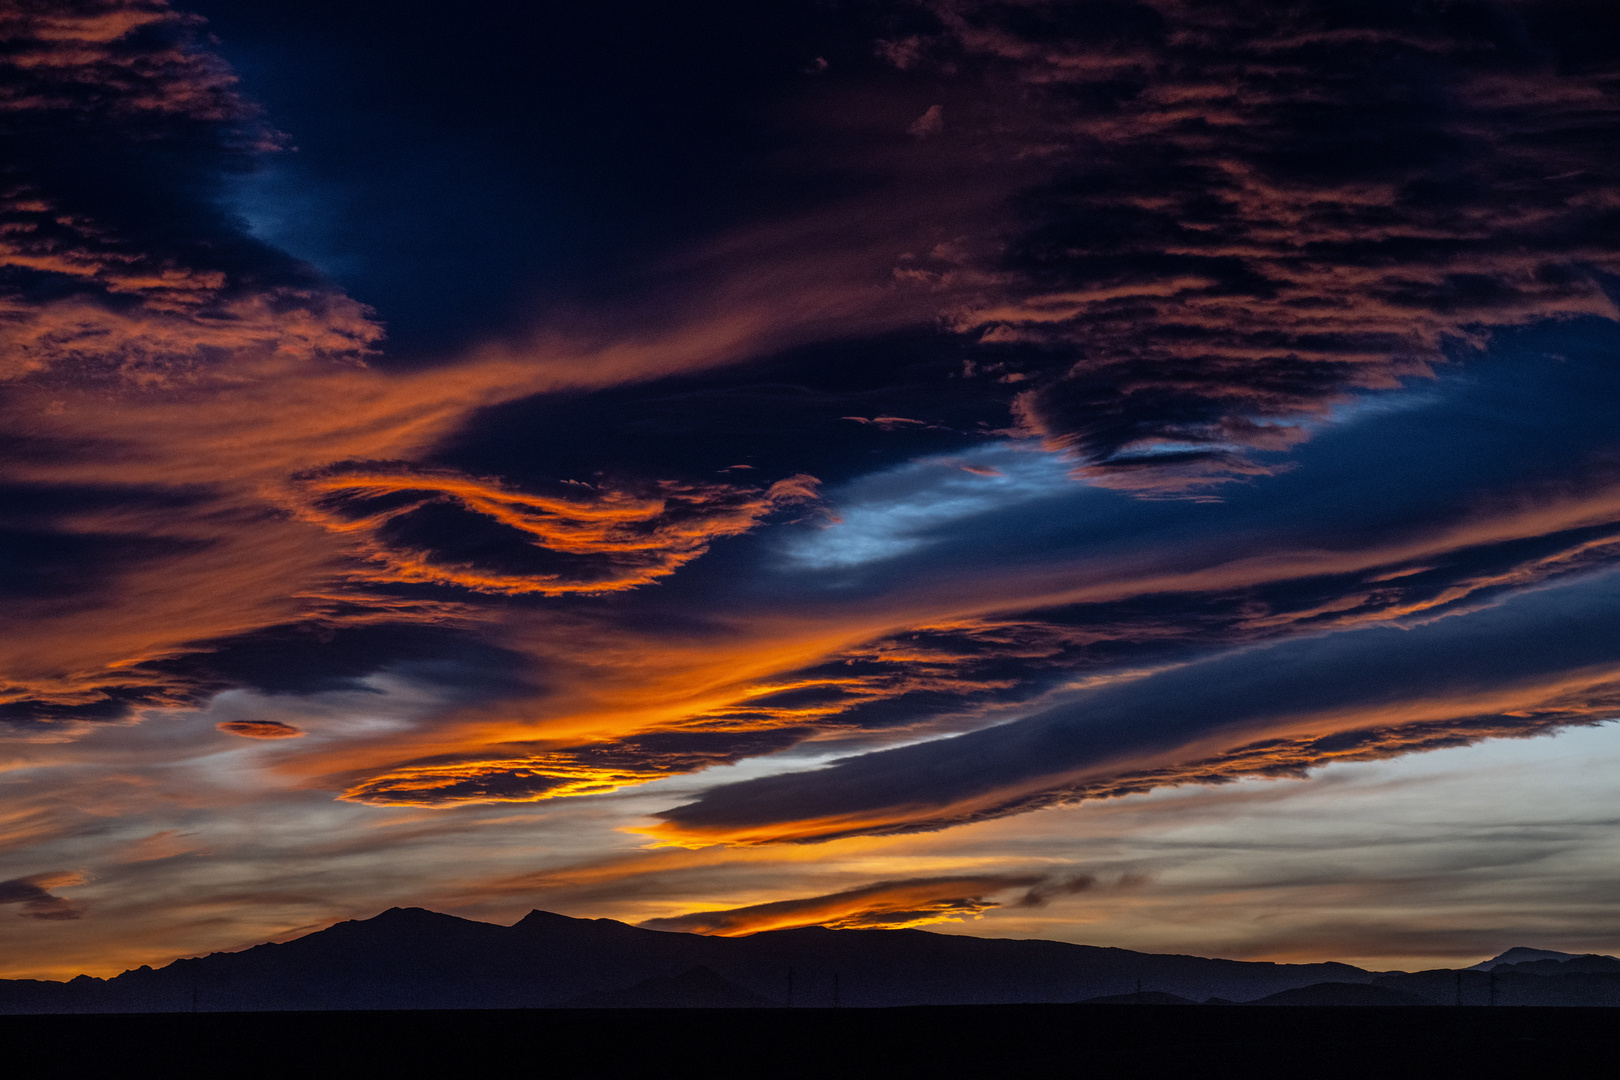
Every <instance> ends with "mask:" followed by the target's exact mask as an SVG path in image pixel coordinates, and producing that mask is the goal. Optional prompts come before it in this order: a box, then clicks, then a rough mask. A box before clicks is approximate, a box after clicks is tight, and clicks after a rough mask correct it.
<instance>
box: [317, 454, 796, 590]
mask: <svg viewBox="0 0 1620 1080" xmlns="http://www.w3.org/2000/svg"><path fill="white" fill-rule="evenodd" d="M816 484H817V481H816V479H815V478H814V477H810V476H803V475H801V476H793V477H789V478H788V479H786V480H779V481H777V482H776V483H775V484H772V485H771V486H770V488H769V489H767V490H765V491H760V490H758V489H751V488H737V487H732V486H727V485H722V484H681V483H674V482H670V481H664V482H661V483H656V484H652V485H649V489H650V490H649V492H648V494H646V495H640V496H638V495H631V494H628V493H626V492H622V491H613V490H606V491H598V492H597V493H595V495H594V496H593V497H584V498H578V497H576V498H558V497H546V496H541V495H533V494H528V493H525V492H522V491H517V490H514V489H512V488H510V487H507V486H505V485H502V484H500V483H499V482H496V481H490V480H479V479H476V478H472V477H465V476H460V475H456V474H453V473H449V472H445V471H443V470H430V469H423V468H419V467H413V466H410V465H407V464H404V463H399V462H393V463H361V464H355V465H339V466H332V467H330V468H327V469H323V470H319V471H317V472H315V473H312V474H304V475H301V476H298V477H296V478H295V480H294V486H295V489H297V490H299V491H300V492H302V493H303V495H304V499H305V501H304V502H303V504H302V506H301V507H300V516H302V517H303V518H304V519H305V520H307V521H312V522H314V523H316V524H319V525H321V526H322V527H323V528H326V529H328V530H330V531H332V532H335V533H339V534H344V535H353V536H358V537H361V538H363V539H360V541H359V543H358V544H357V550H358V551H359V552H360V553H361V554H362V555H363V557H364V558H366V559H367V561H368V562H371V563H374V564H377V565H378V566H380V567H381V572H380V573H376V574H367V573H361V574H357V575H355V576H356V577H357V578H359V579H361V580H375V581H380V582H418V581H422V582H436V583H441V584H448V585H459V586H461V587H463V588H467V589H472V590H474V591H476V592H490V593H507V594H519V593H541V594H545V595H556V594H559V593H570V592H583V593H602V592H616V591H619V590H622V589H631V588H635V587H636V586H638V585H645V584H647V583H648V582H651V581H655V580H657V579H658V578H661V577H666V576H668V575H669V574H672V573H674V572H675V571H676V570H677V569H678V568H680V567H681V566H683V565H685V564H686V563H688V562H691V561H692V560H693V559H695V558H697V557H698V556H700V555H702V554H703V553H704V552H706V551H708V549H709V545H710V544H711V543H713V542H714V541H715V540H717V539H720V538H722V537H726V536H737V535H740V534H742V533H744V532H747V531H748V530H749V529H751V528H753V527H754V526H755V525H756V524H757V523H758V521H759V520H760V518H762V517H763V516H764V515H766V514H768V513H770V512H772V511H774V510H777V509H780V508H782V507H784V506H790V505H794V504H797V503H804V502H809V501H812V500H814V499H815V498H816ZM429 506H451V507H454V508H456V509H458V510H461V511H465V512H467V513H468V514H472V515H480V516H482V517H484V518H487V519H488V520H489V521H491V522H494V523H496V524H497V525H500V526H504V527H505V528H506V529H508V530H511V531H512V532H513V533H515V534H518V535H519V536H521V538H522V541H521V542H522V543H523V544H525V545H529V546H532V547H535V548H542V549H544V550H546V551H547V552H551V553H555V554H558V555H563V556H572V557H573V558H572V560H571V561H570V566H569V570H567V571H565V572H551V573H548V572H545V571H544V570H539V571H533V572H529V573H501V572H499V571H498V570H495V569H490V568H485V567H479V566H477V565H471V564H468V563H465V562H462V563H459V564H458V563H456V562H453V561H451V559H449V558H446V557H445V556H444V555H443V554H440V553H438V552H435V551H433V550H431V549H423V548H418V549H416V550H409V549H406V550H401V549H400V547H399V546H398V545H397V542H396V543H394V544H391V543H390V542H389V541H388V540H386V539H384V536H385V535H386V533H387V531H388V529H389V527H390V526H393V525H397V524H398V523H400V522H401V521H402V520H405V519H408V518H409V517H410V516H411V515H413V514H420V513H421V512H422V511H423V510H424V509H425V508H427V507H429ZM520 551H521V549H520ZM452 558H453V556H452ZM514 561H521V560H518V559H514ZM556 561H557V560H555V559H553V560H547V561H544V562H542V563H541V565H542V566H544V565H546V564H547V562H551V563H555V562H556Z"/></svg>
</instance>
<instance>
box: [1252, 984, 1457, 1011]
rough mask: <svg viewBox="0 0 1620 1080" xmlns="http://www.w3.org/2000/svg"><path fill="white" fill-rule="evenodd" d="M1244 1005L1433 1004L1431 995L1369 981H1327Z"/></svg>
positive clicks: (1283, 991)
mask: <svg viewBox="0 0 1620 1080" xmlns="http://www.w3.org/2000/svg"><path fill="white" fill-rule="evenodd" d="M1243 1004H1245V1005H1330V1006H1339V1007H1342V1006H1345V1005H1433V1004H1435V1003H1434V1002H1433V1001H1430V1000H1429V999H1428V998H1425V997H1419V996H1418V995H1417V994H1407V993H1403V992H1402V991H1400V990H1392V989H1390V988H1389V987H1387V986H1374V985H1369V984H1367V983H1343V982H1327V983H1316V984H1315V985H1313V986H1301V987H1298V988H1296V989H1293V990H1282V991H1279V992H1278V993H1275V994H1268V995H1266V996H1265V997H1263V998H1260V999H1258V1000H1256V1001H1245V1002H1243Z"/></svg>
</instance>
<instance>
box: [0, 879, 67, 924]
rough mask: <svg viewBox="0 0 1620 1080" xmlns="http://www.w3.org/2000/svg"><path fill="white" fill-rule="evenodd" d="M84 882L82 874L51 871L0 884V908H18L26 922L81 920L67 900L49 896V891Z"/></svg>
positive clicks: (0, 882)
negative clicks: (18, 905)
mask: <svg viewBox="0 0 1620 1080" xmlns="http://www.w3.org/2000/svg"><path fill="white" fill-rule="evenodd" d="M84 882H85V878H84V875H83V874H76V873H73V872H71V871H51V872H49V873H44V874H30V875H28V876H27V877H20V878H12V879H11V880H10V881H0V904H21V905H22V911H21V912H20V913H19V914H21V915H22V916H23V917H24V918H29V919H46V920H51V921H57V920H63V919H77V918H80V917H82V915H83V912H81V911H80V910H79V909H78V908H77V907H75V906H74V904H73V902H72V901H71V900H68V899H66V898H65V897H61V896H53V895H52V894H51V892H50V890H51V889H58V888H62V887H63V886H71V885H83V884H84Z"/></svg>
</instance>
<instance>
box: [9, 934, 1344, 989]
mask: <svg viewBox="0 0 1620 1080" xmlns="http://www.w3.org/2000/svg"><path fill="white" fill-rule="evenodd" d="M694 968H706V969H708V971H709V972H711V973H712V974H714V975H715V976H716V977H717V978H718V979H719V980H721V981H723V982H724V983H726V984H728V985H729V986H731V987H733V988H735V989H736V990H738V991H739V992H741V993H745V994H748V995H752V997H751V998H750V1000H753V999H755V998H757V999H760V1000H763V1001H765V1002H768V1003H771V1004H781V1003H784V1000H785V998H786V996H787V985H788V979H789V977H790V972H791V973H792V976H791V977H792V978H793V980H794V993H793V998H794V1004H795V1005H800V1006H811V1007H818V1006H826V1005H831V1004H832V1003H833V993H834V984H835V980H836V982H837V985H838V988H839V999H840V1003H841V1004H843V1005H849V1006H877V1005H972V1004H1010V1003H1020V1002H1075V1001H1081V1000H1084V999H1086V998H1093V997H1099V996H1103V995H1108V994H1124V993H1129V992H1132V991H1134V990H1135V989H1136V988H1137V987H1138V986H1140V987H1142V988H1143V989H1144V990H1147V991H1153V992H1158V993H1167V994H1175V995H1179V996H1181V997H1185V998H1189V999H1192V1000H1195V1001H1202V1000H1204V999H1206V998H1208V997H1211V996H1215V995H1218V996H1224V997H1230V998H1234V999H1238V1000H1249V999H1252V998H1257V997H1263V996H1265V995H1267V994H1272V993H1276V992H1277V991H1279V990H1285V989H1289V988H1291V987H1297V986H1308V985H1310V984H1312V983H1319V982H1323V981H1328V980H1336V981H1346V982H1367V981H1369V980H1370V979H1371V978H1372V974H1371V973H1370V972H1366V971H1363V970H1361V969H1360V968H1355V967H1351V966H1349V965H1348V964H1334V963H1328V964H1272V963H1253V962H1244V961H1238V960H1209V959H1204V958H1202V957H1195V956H1170V955H1161V954H1156V953H1139V952H1131V951H1130V950H1127V949H1111V948H1100V947H1097V946H1090V945H1072V944H1068V943H1065V942H1058V941H1023V940H1005V939H988V938H973V937H961V936H954V935H947V934H935V933H929V932H928V931H924V930H827V929H822V928H819V927H812V928H805V929H798V930H776V931H770V932H766V933H761V934H754V935H752V936H749V937H741V938H719V937H704V936H701V935H698V934H682V933H669V932H664V931H658V930H644V929H641V928H639V927H634V926H628V925H626V924H624V923H621V922H614V921H613V920H611V919H571V918H568V917H566V916H563V915H554V914H551V913H549V912H544V911H533V912H530V913H529V914H528V915H526V916H525V917H524V918H523V919H521V920H520V921H519V922H517V923H516V924H514V925H512V926H496V925H493V924H490V923H482V922H474V921H471V920H468V919H460V918H456V917H455V916H451V915H442V914H438V913H435V912H432V911H425V910H423V909H421V908H392V909H390V910H388V911H385V912H383V913H382V914H381V915H378V916H376V917H375V918H371V919H364V920H355V921H350V922H342V923H338V924H336V925H335V926H331V927H328V928H327V929H325V930H320V931H317V932H315V933H312V934H309V935H307V936H305V937H301V938H298V939H296V940H294V941H289V942H286V943H285V944H268V945H258V946H255V947H253V948H251V949H246V950H244V951H242V952H237V953H215V954H213V955H211V956H204V957H199V958H196V959H189V960H176V961H175V962H174V963H172V964H169V965H167V966H165V967H163V968H161V969H157V970H153V969H152V968H150V967H141V968H137V969H136V970H134V971H126V972H124V973H123V974H122V975H119V976H116V977H114V978H111V979H105V980H103V979H95V978H90V977H88V976H82V975H81V976H79V977H78V978H76V979H73V980H71V981H69V982H66V983H55V982H40V981H36V980H9V981H7V980H0V1012H9V1013H42V1012H45V1013H73V1012H188V1011H192V1010H193V1009H195V1010H198V1011H204V1012H223V1011H259V1010H321V1009H469V1008H484V1009H490V1008H539V1007H549V1006H559V1005H568V1004H575V1003H583V1002H584V1001H589V1000H593V999H592V998H590V997H588V995H603V994H616V993H617V994H624V995H626V997H625V998H624V999H623V1000H629V997H630V996H631V995H633V994H640V993H646V994H656V993H661V992H664V990H668V989H669V987H668V986H666V985H665V984H661V983H657V982H656V981H655V980H659V979H664V980H669V979H671V978H675V979H676V980H677V981H679V980H680V979H684V978H687V976H690V975H691V973H692V970H693V969H694ZM683 973H684V974H683ZM649 980H654V981H653V982H649ZM661 986H662V987H663V988H664V990H660V989H659V987H661ZM600 1000H602V1001H603V1003H604V1004H605V1003H606V999H600Z"/></svg>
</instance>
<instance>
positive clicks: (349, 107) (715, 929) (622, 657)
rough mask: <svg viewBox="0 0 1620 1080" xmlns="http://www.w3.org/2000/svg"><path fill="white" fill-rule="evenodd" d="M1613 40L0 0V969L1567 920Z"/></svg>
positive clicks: (1534, 23) (1601, 406) (1138, 936)
mask: <svg viewBox="0 0 1620 1080" xmlns="http://www.w3.org/2000/svg"><path fill="white" fill-rule="evenodd" d="M1617 30H1620V11H1616V10H1615V9H1613V8H1612V6H1611V5H1609V4H1607V3H1603V2H1596V0H1498V2H1486V0H1445V2H1441V0H1420V2H1418V3H1412V2H1410V0H1405V2H1399V3H1397V2H1388V3H1385V2H1382V0H1355V2H1350V0H1342V2H1341V0H1301V2H1300V3H1296V4H1293V5H1289V6H1287V7H1286V8H1279V7H1278V6H1277V5H1275V4H1269V3H1260V2H1258V0H1256V2H1247V0H1117V2H1116V0H1110V2H1104V0H1069V2H1063V3H1058V2H1048V0H983V2H981V0H782V2H780V3H772V4H758V3H746V2H730V0H705V2H702V3H652V2H634V3H632V2H628V0H604V2H601V3H593V4H588V5H533V4H527V3H516V2H501V3H483V4H473V5H467V4H455V5H452V4H449V3H445V2H442V0H432V2H414V3H413V2H401V0H396V2H391V3H388V4H381V3H368V2H361V0H321V2H320V3H314V2H310V0H283V2H280V3H277V4H262V3H249V2H245V0H194V2H186V3H181V4H178V5H177V6H171V5H170V4H168V3H165V2H164V0H7V2H6V3H4V4H3V5H0V143H3V150H0V443H3V452H0V822H4V829H3V832H0V977H9V978H17V977H38V978H65V977H71V976H73V975H76V974H79V973H89V974H95V975H109V974H115V973H117V972H118V971H121V970H124V969H125V968H129V967H134V966H138V965H140V964H143V963H147V964H153V965H157V964H162V963H165V962H167V961H169V960H172V959H174V958H176V957H181V956H191V955H198V954H201V953H206V952H210V951H216V950H227V949H239V948H244V947H247V946H250V945H253V944H257V943H259V942H261V941H266V940H286V939H289V938H292V937H295V936H298V935H301V934H304V933H308V932H310V931H312V930H316V929H319V928H321V927H324V926H327V925H330V924H332V923H334V922H337V921H341V920H343V919H349V918H366V917H369V916H371V915H374V914H376V913H377V912H379V911H381V910H383V909H385V908H387V907H390V906H395V905H401V906H408V905H419V906H424V907H429V908H432V909H434V910H438V911H446V912H451V913H453V914H458V915H462V916H465V917H468V918H477V919H485V920H489V921H496V922H511V921H514V920H515V919H517V918H518V917H520V916H521V915H523V914H524V913H525V912H527V911H528V910H530V909H531V908H540V909H543V910H550V911H557V912H561V913H563V914H567V915H573V916H579V917H591V918H614V919H620V920H624V921H626V922H631V923H635V924H639V925H647V926H651V927H653V928H657V929H666V930H684V931H693V932H700V933H717V934H744V933H752V932H757V931H761V930H768V929H775V928H782V927H791V926H805V925H824V926H835V927H849V928H857V927H902V926H926V927H928V928H930V929H934V930H938V931H941V932H945V933H961V934H972V935H979V936H997V937H1043V938H1053V939H1058V940H1066V941H1076V942H1084V943H1088V944H1095V945H1114V946H1121V947H1127V948H1134V949H1141V950H1145V951H1159V952H1184V953H1192V954H1197V955H1206V956H1226V957H1233V958H1238V959H1265V960H1279V961H1281V960H1289V961H1316V960H1341V961H1346V962H1350V963H1357V964H1361V965H1363V966H1367V967H1372V968H1377V969H1395V968H1401V969H1418V968H1425V967H1438V966H1443V965H1451V964H1462V963H1473V962H1475V961H1477V960H1480V959H1483V958H1485V957H1487V956H1490V955H1493V954H1494V953H1496V952H1499V951H1501V950H1503V949H1506V948H1508V947H1510V946H1514V945H1529V946H1534V947H1541V948H1552V949H1560V950H1566V951H1572V952H1615V951H1620V924H1617V922H1616V920H1615V913H1616V912H1617V911H1620V871H1617V870H1616V869H1615V868H1616V867H1620V858H1617V855H1620V838H1617V831H1616V825H1617V823H1620V817H1617V812H1616V809H1615V807H1616V806H1620V724H1616V723H1614V720H1615V719H1616V718H1620V434H1617V433H1616V426H1615V424H1614V422H1613V417H1614V415H1615V409H1616V406H1617V405H1620V367H1617V366H1616V362H1615V356H1616V355H1617V354H1620V308H1617V306H1616V304H1617V300H1620V46H1617V45H1616V44H1615V42H1616V41H1617V40H1620V38H1617V36H1616V31H1617Z"/></svg>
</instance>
